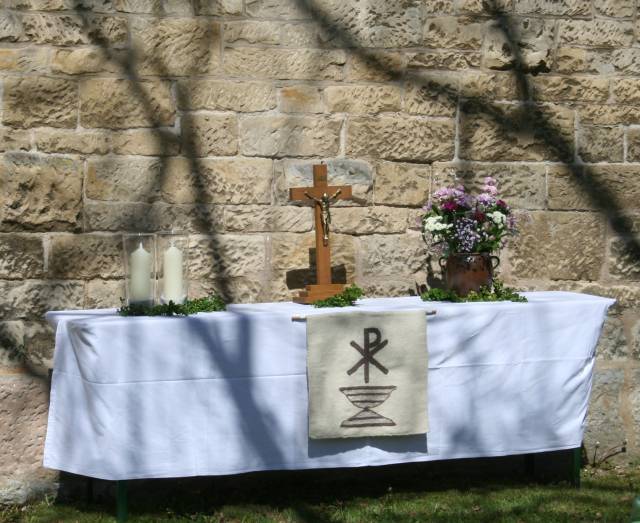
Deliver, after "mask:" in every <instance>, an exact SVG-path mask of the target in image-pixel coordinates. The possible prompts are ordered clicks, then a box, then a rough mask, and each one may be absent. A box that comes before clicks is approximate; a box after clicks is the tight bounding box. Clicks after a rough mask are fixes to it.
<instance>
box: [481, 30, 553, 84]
mask: <svg viewBox="0 0 640 523" xmlns="http://www.w3.org/2000/svg"><path fill="white" fill-rule="evenodd" d="M509 31H510V32H509V34H507V33H506V32H505V30H504V28H503V27H502V25H501V24H500V22H499V21H494V22H492V23H490V24H489V27H488V31H487V34H486V37H485V40H484V45H483V55H484V66H485V67H488V68H490V69H509V68H511V67H513V66H514V65H515V64H516V62H519V65H520V66H521V67H522V68H524V69H529V70H542V71H546V70H548V69H549V67H550V65H551V60H552V52H553V49H554V47H555V43H554V24H553V22H552V21H550V20H542V19H537V18H514V19H512V22H511V23H510V27H509ZM514 46H516V49H517V51H514Z"/></svg>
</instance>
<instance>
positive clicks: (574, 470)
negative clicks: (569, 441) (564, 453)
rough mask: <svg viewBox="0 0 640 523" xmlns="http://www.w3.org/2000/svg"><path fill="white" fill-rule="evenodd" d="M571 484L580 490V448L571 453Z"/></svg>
mask: <svg viewBox="0 0 640 523" xmlns="http://www.w3.org/2000/svg"><path fill="white" fill-rule="evenodd" d="M571 454H572V457H571V484H572V485H573V486H574V487H575V488H580V469H581V468H582V447H578V448H575V449H573V450H572V451H571Z"/></svg>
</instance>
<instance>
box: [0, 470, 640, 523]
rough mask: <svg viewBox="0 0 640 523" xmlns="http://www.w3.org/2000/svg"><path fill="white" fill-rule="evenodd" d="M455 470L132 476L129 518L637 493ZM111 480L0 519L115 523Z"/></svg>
mask: <svg viewBox="0 0 640 523" xmlns="http://www.w3.org/2000/svg"><path fill="white" fill-rule="evenodd" d="M492 467H493V466H492V465H489V468H490V469H491V468H492ZM507 468H508V467H507ZM454 469H455V470H454ZM451 470H452V473H451V474H448V467H447V466H444V467H441V468H440V469H439V470H436V472H435V473H434V472H433V469H432V468H428V467H426V466H425V465H413V466H395V467H382V468H378V469H355V470H353V469H352V470H347V471H345V470H340V471H335V470H334V471H306V472H289V473H261V474H247V475H243V476H233V477H226V478H211V479H209V478H208V479H189V480H171V481H167V480H156V481H154V482H145V483H141V482H134V483H133V485H132V490H131V493H130V502H131V506H130V518H129V521H131V522H133V523H135V522H140V523H142V522H145V523H151V522H168V521H181V522H187V521H192V522H203V523H204V522H225V523H229V522H246V523H262V522H307V523H320V522H336V523H337V522H340V523H351V522H353V523H356V522H357V523H360V522H385V523H398V522H421V523H422V522H455V523H459V522H469V523H477V522H507V523H508V522H513V523H518V522H540V523H555V522H567V523H568V522H571V523H576V522H628V521H629V515H630V510H631V503H632V500H633V498H634V497H635V496H636V495H640V468H632V469H627V470H621V469H615V468H613V469H609V470H591V469H586V470H584V471H583V473H582V488H581V489H579V490H578V489H574V488H572V487H571V486H570V485H569V484H568V483H563V482H557V483H546V484H542V483H530V482H528V481H527V480H526V479H525V478H524V477H523V476H522V473H521V472H517V471H516V473H514V472H513V470H511V471H510V472H509V471H508V472H507V473H506V475H505V474H501V473H498V474H496V473H494V472H493V471H491V470H489V471H487V470H484V471H483V470H480V471H475V470H471V471H470V472H468V471H465V466H464V464H463V465H456V466H454V467H453V468H452V469H451ZM112 486H113V485H112V484H109V483H106V482H103V483H102V487H104V488H103V492H102V494H101V497H102V500H101V501H99V502H96V503H93V504H87V503H85V502H80V501H77V500H76V501H73V502H63V501H53V499H47V500H44V501H40V502H37V503H33V504H30V505H28V506H26V507H5V508H4V509H0V522H2V523H10V522H11V523H13V522H16V523H17V522H24V523H45V522H47V523H53V522H65V523H66V522H76V521H77V522H91V523H94V522H95V523H97V522H112V521H115V518H114V517H113V514H114V506H113V499H112V498H111V495H112V491H110V490H109V489H111V490H112ZM105 489H106V490H105ZM76 499H78V497H77V496H76Z"/></svg>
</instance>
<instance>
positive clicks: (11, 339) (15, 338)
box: [0, 321, 55, 499]
mask: <svg viewBox="0 0 640 523" xmlns="http://www.w3.org/2000/svg"><path fill="white" fill-rule="evenodd" d="M54 344H55V339H54V333H53V329H52V328H51V327H50V326H49V325H48V324H47V323H46V322H45V321H3V322H0V374H4V375H5V377H6V376H7V375H8V374H9V375H10V374H14V375H17V374H23V375H24V374H26V373H29V374H30V375H31V376H34V377H39V378H44V379H46V377H47V374H48V369H49V368H51V367H52V366H53V362H52V359H53V347H54ZM0 423H1V422H0ZM1 496H2V490H1V489H0V499H3V498H2V497H1Z"/></svg>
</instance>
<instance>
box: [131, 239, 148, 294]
mask: <svg viewBox="0 0 640 523" xmlns="http://www.w3.org/2000/svg"><path fill="white" fill-rule="evenodd" d="M151 262H152V260H151V254H150V253H149V252H148V251H145V250H144V247H143V246H142V242H140V245H138V248H137V249H136V250H135V251H133V252H132V253H131V256H130V258H129V272H130V276H129V278H130V280H129V301H132V302H140V301H149V300H151V299H152V296H151Z"/></svg>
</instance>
